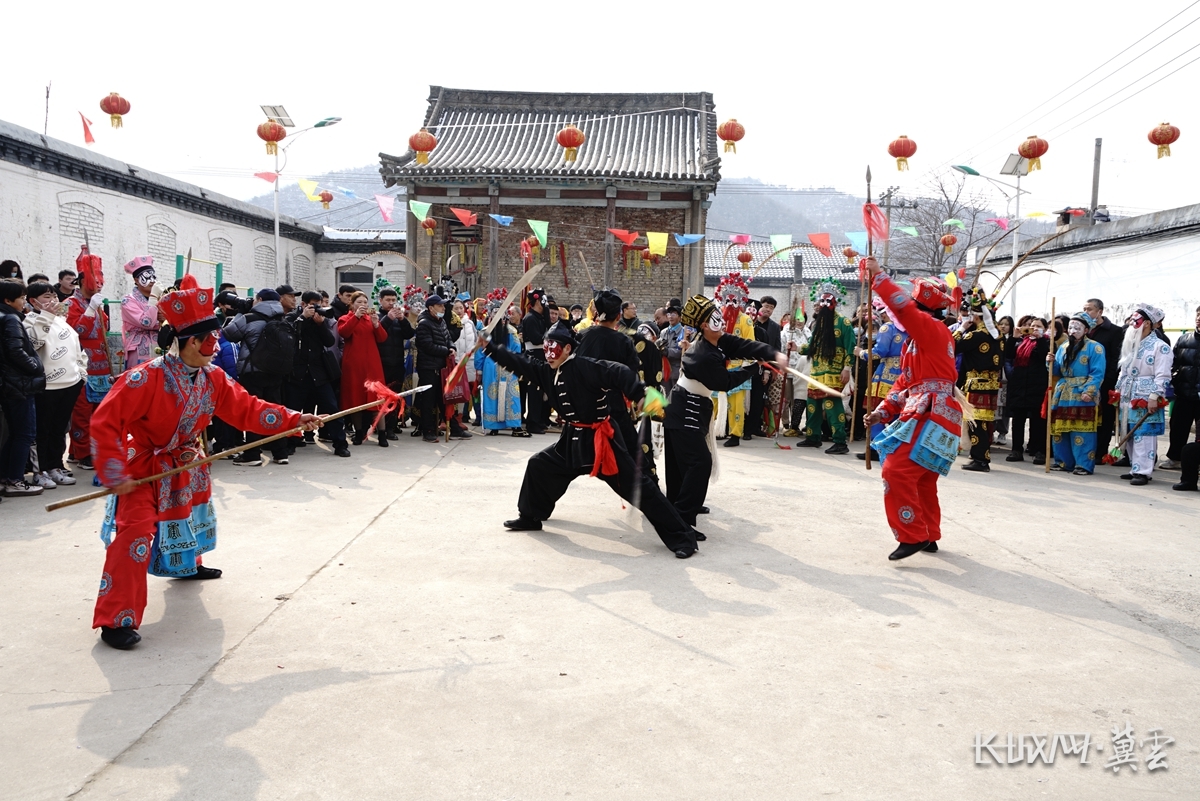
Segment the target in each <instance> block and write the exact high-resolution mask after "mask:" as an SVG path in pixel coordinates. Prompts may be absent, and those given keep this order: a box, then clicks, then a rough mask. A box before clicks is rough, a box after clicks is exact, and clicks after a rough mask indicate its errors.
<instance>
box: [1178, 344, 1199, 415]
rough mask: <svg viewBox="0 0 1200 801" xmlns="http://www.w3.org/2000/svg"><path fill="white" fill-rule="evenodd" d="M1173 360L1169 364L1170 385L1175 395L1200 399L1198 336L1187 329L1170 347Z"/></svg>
mask: <svg viewBox="0 0 1200 801" xmlns="http://www.w3.org/2000/svg"><path fill="white" fill-rule="evenodd" d="M1172 350H1173V351H1174V354H1175V362H1174V364H1172V366H1171V386H1172V387H1174V389H1175V395H1176V396H1178V397H1181V398H1188V399H1189V400H1197V399H1200V336H1198V335H1197V332H1195V331H1188V332H1187V333H1186V334H1183V335H1181V336H1180V337H1179V339H1178V340H1176V342H1175V347H1174V348H1172Z"/></svg>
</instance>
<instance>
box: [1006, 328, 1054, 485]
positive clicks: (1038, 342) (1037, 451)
mask: <svg viewBox="0 0 1200 801" xmlns="http://www.w3.org/2000/svg"><path fill="white" fill-rule="evenodd" d="M1049 353H1050V339H1049V337H1047V336H1046V321H1045V320H1043V319H1041V318H1040V317H1034V316H1033V315H1032V314H1029V315H1026V316H1024V317H1022V318H1021V321H1020V322H1019V323H1018V324H1017V331H1016V339H1014V340H1013V343H1012V345H1011V347H1010V348H1009V349H1008V351H1007V352H1006V354H1005V355H1006V356H1007V357H1009V358H1010V359H1011V360H1012V372H1011V374H1010V375H1009V378H1008V399H1007V404H1008V406H1007V409H1008V414H1009V418H1010V420H1011V424H1010V425H1009V434H1010V435H1011V436H1012V443H1011V446H1010V448H1011V450H1010V451H1009V454H1008V456H1006V457H1005V458H1004V460H1005V461H1006V462H1023V461H1025V454H1029V455H1031V456H1032V457H1033V463H1034V464H1037V465H1044V464H1045V463H1046V453H1045V451H1046V419H1045V418H1044V417H1042V403H1043V402H1044V401H1045V399H1046V385H1047V383H1048V382H1049V376H1047V375H1046V357H1047V356H1048V355H1049ZM1026 421H1028V422H1029V441H1028V444H1026V440H1025V422H1026Z"/></svg>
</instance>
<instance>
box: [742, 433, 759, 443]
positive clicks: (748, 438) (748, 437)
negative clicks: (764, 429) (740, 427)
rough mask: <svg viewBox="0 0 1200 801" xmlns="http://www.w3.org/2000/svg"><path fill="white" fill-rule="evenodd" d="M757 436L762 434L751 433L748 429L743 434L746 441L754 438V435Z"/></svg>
mask: <svg viewBox="0 0 1200 801" xmlns="http://www.w3.org/2000/svg"><path fill="white" fill-rule="evenodd" d="M756 436H759V437H761V436H762V434H751V433H750V432H749V431H747V432H746V433H745V434H742V439H744V440H745V441H746V442H749V441H750V440H752V439H754V437H756Z"/></svg>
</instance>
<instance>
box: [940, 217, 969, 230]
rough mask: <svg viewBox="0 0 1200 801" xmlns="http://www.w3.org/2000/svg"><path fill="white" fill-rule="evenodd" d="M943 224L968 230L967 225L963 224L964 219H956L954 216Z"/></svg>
mask: <svg viewBox="0 0 1200 801" xmlns="http://www.w3.org/2000/svg"><path fill="white" fill-rule="evenodd" d="M942 225H949V226H953V227H954V228H961V229H962V230H964V231H965V230H967V226H965V225H963V221H962V220H956V219H954V218H953V217H951V218H950V219H948V220H946V221H945V222H944V223H942Z"/></svg>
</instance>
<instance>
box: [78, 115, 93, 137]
mask: <svg viewBox="0 0 1200 801" xmlns="http://www.w3.org/2000/svg"><path fill="white" fill-rule="evenodd" d="M79 119H81V120H83V142H84V144H88V145H94V144H96V137H94V136H92V128H91V125H92V121H91V120H89V119H88V118H87V117H85V116H83V112H82V111H81V112H79Z"/></svg>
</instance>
